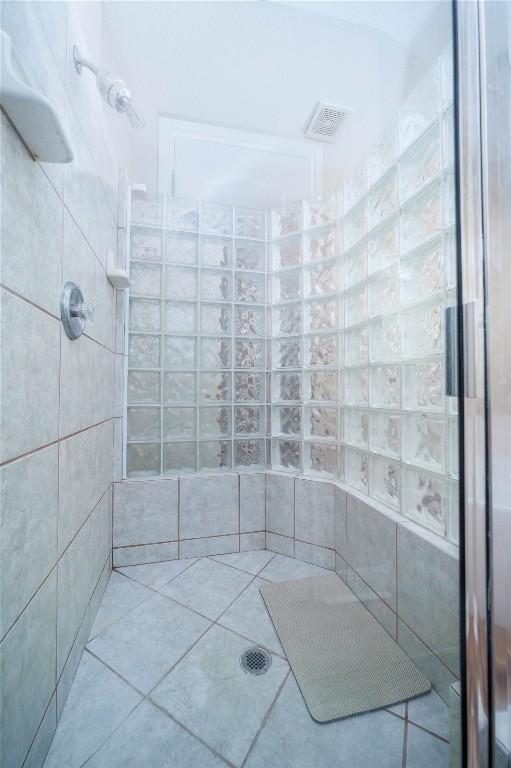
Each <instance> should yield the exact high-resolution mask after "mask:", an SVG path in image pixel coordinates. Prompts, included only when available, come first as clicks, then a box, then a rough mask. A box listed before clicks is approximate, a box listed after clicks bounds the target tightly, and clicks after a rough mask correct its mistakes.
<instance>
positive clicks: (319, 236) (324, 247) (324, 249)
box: [303, 227, 337, 262]
mask: <svg viewBox="0 0 511 768" xmlns="http://www.w3.org/2000/svg"><path fill="white" fill-rule="evenodd" d="M336 255H337V247H336V230H335V227H327V228H324V229H321V230H319V231H315V232H314V234H310V235H306V236H305V238H304V249H303V257H304V261H305V262H310V261H324V260H325V259H334V258H335V257H336Z"/></svg>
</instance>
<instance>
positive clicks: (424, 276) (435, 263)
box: [401, 240, 444, 305]
mask: <svg viewBox="0 0 511 768" xmlns="http://www.w3.org/2000/svg"><path fill="white" fill-rule="evenodd" d="M443 287H444V267H443V259H442V241H441V240H436V241H435V242H433V243H431V244H430V245H427V246H426V247H424V248H421V249H420V250H419V251H415V252H414V253H413V254H412V255H411V256H408V257H406V258H405V259H403V260H402V261H401V301H402V303H403V304H405V305H406V304H415V303H416V302H418V301H422V300H423V299H428V298H429V297H430V296H433V295H434V294H436V293H438V292H439V291H441V290H442V289H443Z"/></svg>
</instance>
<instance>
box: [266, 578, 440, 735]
mask: <svg viewBox="0 0 511 768" xmlns="http://www.w3.org/2000/svg"><path fill="white" fill-rule="evenodd" d="M261 595H262V596H263V599H264V602H265V603H266V607H267V609H268V612H269V614H270V616H271V618H272V621H273V624H274V626H275V629H276V630H277V633H278V636H279V638H280V642H281V643H282V647H283V648H284V651H285V652H286V656H287V658H288V661H289V663H290V665H291V669H292V670H293V673H294V676H295V677H296V681H297V683H298V685H299V687H300V690H301V692H302V695H303V698H304V699H305V703H306V705H307V709H308V710H309V712H310V714H311V715H312V717H313V718H314V720H317V721H318V722H320V723H324V722H328V721H329V720H336V719H337V718H341V717H348V716H349V715H356V714H360V713H361V712H368V711H369V710H372V709H380V708H381V707H388V706H391V705H392V704H397V703H399V702H401V701H404V700H405V699H409V698H411V697H413V696H418V695H419V694H422V693H426V692H427V691H429V690H430V688H431V684H430V682H429V680H427V678H426V677H425V676H424V675H423V674H422V672H420V671H419V670H418V669H417V667H416V666H415V664H414V663H413V662H412V661H411V660H410V659H409V658H408V656H407V655H406V654H405V653H404V652H403V651H402V650H401V648H399V646H398V645H397V643H395V642H394V640H393V639H392V638H391V637H390V635H388V634H387V633H386V632H385V630H384V629H383V627H382V626H381V625H380V624H379V623H378V622H377V621H376V619H375V618H373V616H372V615H371V614H370V613H369V611H368V610H367V609H366V608H365V607H364V606H363V605H362V603H361V602H360V601H359V600H358V598H357V597H356V595H355V594H354V593H353V592H352V591H351V590H350V589H349V588H348V587H347V586H346V585H345V584H344V583H343V582H342V581H341V579H340V578H339V577H338V576H337V575H336V574H335V573H332V574H331V575H327V576H316V577H313V578H308V579H298V580H296V581H284V582H280V583H276V584H265V585H264V586H263V587H261Z"/></svg>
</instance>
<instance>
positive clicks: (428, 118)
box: [398, 65, 439, 153]
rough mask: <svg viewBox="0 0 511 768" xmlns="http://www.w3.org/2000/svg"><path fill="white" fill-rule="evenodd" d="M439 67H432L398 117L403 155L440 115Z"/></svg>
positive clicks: (400, 147) (399, 138)
mask: <svg viewBox="0 0 511 768" xmlns="http://www.w3.org/2000/svg"><path fill="white" fill-rule="evenodd" d="M438 85H439V84H438V67H437V66H436V65H435V66H434V67H432V68H431V69H430V70H429V72H428V74H427V75H426V76H425V77H424V78H423V79H422V80H421V82H420V83H419V84H418V85H417V86H416V87H415V88H414V90H413V91H412V93H411V94H410V95H409V96H408V98H407V99H406V101H405V102H404V104H403V106H402V107H401V109H400V110H399V115H398V141H399V152H400V153H403V152H404V151H405V149H407V148H408V147H409V146H410V145H411V144H413V142H414V141H415V140H416V139H418V138H419V136H420V135H421V133H423V132H424V131H425V130H426V128H427V127H428V125H430V124H431V123H432V122H433V120H434V119H435V117H436V116H437V113H438V107H439V87H438Z"/></svg>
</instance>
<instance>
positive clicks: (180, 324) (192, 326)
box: [163, 301, 197, 333]
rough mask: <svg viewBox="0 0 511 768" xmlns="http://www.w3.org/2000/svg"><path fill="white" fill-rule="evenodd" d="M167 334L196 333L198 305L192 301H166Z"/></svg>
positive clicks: (164, 309)
mask: <svg viewBox="0 0 511 768" xmlns="http://www.w3.org/2000/svg"><path fill="white" fill-rule="evenodd" d="M163 311H164V317H165V331H166V333H196V331H197V305H196V304H195V302H190V301H166V302H165V304H164V308H163Z"/></svg>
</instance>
